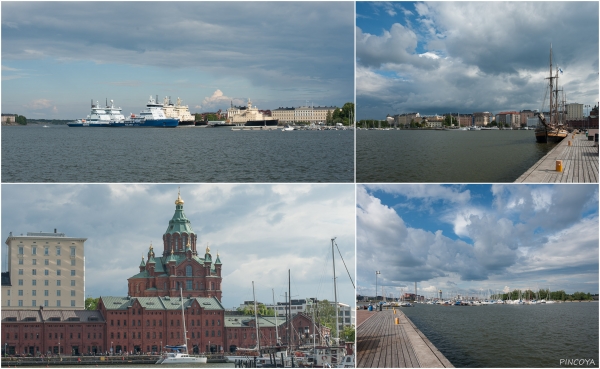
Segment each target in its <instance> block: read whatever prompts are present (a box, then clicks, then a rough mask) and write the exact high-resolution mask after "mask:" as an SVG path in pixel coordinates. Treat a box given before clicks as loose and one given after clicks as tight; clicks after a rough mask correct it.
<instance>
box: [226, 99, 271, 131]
mask: <svg viewBox="0 0 600 369" xmlns="http://www.w3.org/2000/svg"><path fill="white" fill-rule="evenodd" d="M227 120H228V123H231V124H234V125H236V126H244V127H261V126H262V127H268V126H276V125H277V124H278V123H279V120H278V119H273V117H270V116H267V115H265V114H263V113H261V112H260V111H259V110H258V108H257V107H256V106H252V101H250V99H248V104H247V106H245V107H244V106H233V104H231V107H230V108H229V109H227Z"/></svg>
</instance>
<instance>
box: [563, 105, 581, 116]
mask: <svg viewBox="0 0 600 369" xmlns="http://www.w3.org/2000/svg"><path fill="white" fill-rule="evenodd" d="M565 106H566V108H567V120H582V119H583V104H577V103H572V104H567V105H565Z"/></svg>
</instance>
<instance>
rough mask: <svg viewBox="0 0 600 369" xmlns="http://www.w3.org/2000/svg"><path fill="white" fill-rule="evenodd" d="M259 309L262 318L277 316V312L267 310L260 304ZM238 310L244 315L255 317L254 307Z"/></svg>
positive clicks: (249, 306) (245, 306)
mask: <svg viewBox="0 0 600 369" xmlns="http://www.w3.org/2000/svg"><path fill="white" fill-rule="evenodd" d="M257 309H258V315H260V316H275V310H273V309H269V308H267V307H266V306H265V304H258V306H257ZM237 310H238V311H240V312H242V313H243V314H244V315H252V316H254V305H244V307H243V308H238V309H237Z"/></svg>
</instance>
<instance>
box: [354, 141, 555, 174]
mask: <svg viewBox="0 0 600 369" xmlns="http://www.w3.org/2000/svg"><path fill="white" fill-rule="evenodd" d="M552 147H554V145H553V144H538V143H536V142H535V137H534V133H533V131H429V130H427V131H422V130H398V131H362V130H361V131H357V132H356V180H357V182H359V183H360V182H452V183H464V182H468V183H471V182H488V183H493V182H514V181H515V180H516V179H517V178H518V177H519V176H520V175H521V174H523V173H525V172H526V171H527V169H529V168H530V167H531V166H532V165H533V164H535V163H536V162H537V161H538V160H539V159H541V158H542V157H543V156H544V155H546V153H547V152H548V151H549V150H550V149H551V148H552Z"/></svg>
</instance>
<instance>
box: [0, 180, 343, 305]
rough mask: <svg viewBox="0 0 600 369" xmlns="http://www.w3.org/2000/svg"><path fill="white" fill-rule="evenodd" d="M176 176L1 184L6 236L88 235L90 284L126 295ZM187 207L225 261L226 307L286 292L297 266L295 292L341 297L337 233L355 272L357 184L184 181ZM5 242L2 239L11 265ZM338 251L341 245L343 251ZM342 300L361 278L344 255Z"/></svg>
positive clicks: (90, 291) (99, 291)
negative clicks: (145, 181) (135, 181)
mask: <svg viewBox="0 0 600 369" xmlns="http://www.w3.org/2000/svg"><path fill="white" fill-rule="evenodd" d="M177 191H178V186H177V185H173V184H171V185H125V184H118V185H104V184H98V185H82V184H76V185H65V184H58V185H28V184H19V185H6V184H4V185H2V204H1V206H2V209H1V210H2V235H3V236H4V240H6V238H7V237H8V235H9V232H13V234H14V235H20V234H26V233H27V232H39V231H45V232H52V230H53V229H55V228H56V229H57V230H58V232H64V233H65V234H66V235H67V236H69V237H86V238H87V241H86V243H85V258H86V265H85V268H86V269H85V271H86V286H85V289H86V290H85V293H86V296H87V295H91V296H94V297H98V296H100V295H103V296H111V295H112V296H125V295H126V294H127V278H129V277H131V276H133V275H135V274H137V273H138V272H139V264H140V261H141V258H142V255H146V254H147V252H148V248H149V246H150V243H152V245H153V246H154V249H155V250H156V251H155V252H156V254H157V255H158V254H160V253H161V252H162V250H163V245H162V235H163V234H164V232H165V231H166V229H167V226H168V224H169V220H171V217H172V216H173V213H174V212H175V200H176V199H177ZM181 198H182V199H183V201H184V212H185V214H186V216H187V218H188V219H189V220H190V222H191V225H192V229H193V230H194V231H195V232H196V234H197V235H198V244H199V245H203V247H205V245H206V244H207V243H208V244H209V246H210V249H211V251H212V253H213V260H214V258H215V255H216V253H217V252H218V253H219V255H220V259H221V262H222V263H223V268H222V271H223V273H222V274H223V304H224V306H225V307H226V308H232V307H234V306H239V304H241V303H243V302H244V301H249V300H252V281H254V283H255V286H256V287H255V288H256V296H257V300H259V301H261V302H265V303H269V302H272V292H271V289H275V298H276V299H277V301H284V298H283V295H284V293H285V292H287V288H288V282H287V278H288V269H291V288H292V296H293V298H305V297H317V298H319V299H328V300H333V267H332V261H331V238H333V237H337V239H336V243H337V245H338V247H339V249H340V251H341V253H342V256H343V258H344V261H345V262H346V265H348V266H349V268H350V274H351V275H352V279H353V280H355V276H354V265H355V256H354V255H355V252H354V239H355V217H354V214H355V212H354V209H355V200H354V199H355V197H354V185H353V184H343V185H310V184H306V185H304V184H292V185H283V184H282V185H248V184H242V185H226V184H220V185H181ZM6 247H7V246H6V245H4V246H3V248H2V257H3V261H4V262H3V265H2V270H3V271H5V268H6V261H5V260H6V255H7V254H6ZM336 252H337V251H336ZM335 262H336V276H337V280H338V301H341V302H344V303H346V304H353V301H354V287H353V286H352V283H351V281H350V279H349V278H348V274H347V273H346V271H345V269H344V267H343V264H342V262H341V260H340V257H339V254H337V255H336V260H335Z"/></svg>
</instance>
